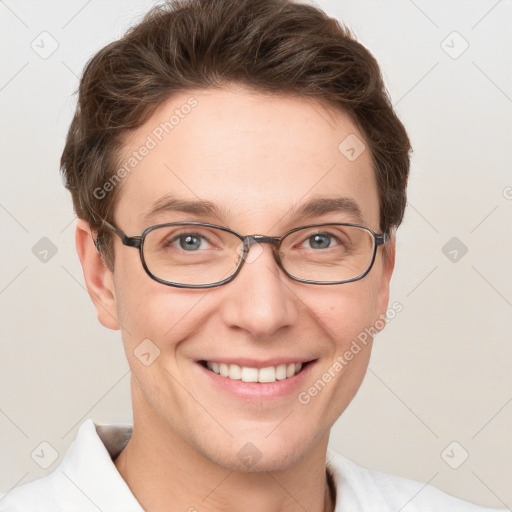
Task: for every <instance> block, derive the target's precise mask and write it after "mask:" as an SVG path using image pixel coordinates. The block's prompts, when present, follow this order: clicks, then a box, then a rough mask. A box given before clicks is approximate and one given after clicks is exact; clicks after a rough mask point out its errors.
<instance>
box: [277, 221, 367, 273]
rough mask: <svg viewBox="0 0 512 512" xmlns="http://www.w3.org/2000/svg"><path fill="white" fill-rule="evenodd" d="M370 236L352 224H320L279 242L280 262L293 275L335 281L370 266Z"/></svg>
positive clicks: (365, 230)
mask: <svg viewBox="0 0 512 512" xmlns="http://www.w3.org/2000/svg"><path fill="white" fill-rule="evenodd" d="M374 244H375V241H374V237H373V235H372V233H371V232H370V231H368V230H367V229H364V228H359V227H355V226H343V225H323V226H315V227H312V228H302V229H300V230H297V231H294V232H293V233H290V234H289V235H288V236H287V237H286V238H285V239H284V240H283V242H282V245H281V251H280V254H281V262H282V264H283V267H284V268H285V269H286V271H287V272H288V273H289V274H291V275H292V276H294V277H297V278H299V279H304V280H307V281H318V282H324V283H327V282H335V281H346V280H351V279H354V278H357V277H359V276H361V275H362V274H364V273H365V272H366V271H367V270H368V268H369V267H370V265H371V262H372V259H373V253H374Z"/></svg>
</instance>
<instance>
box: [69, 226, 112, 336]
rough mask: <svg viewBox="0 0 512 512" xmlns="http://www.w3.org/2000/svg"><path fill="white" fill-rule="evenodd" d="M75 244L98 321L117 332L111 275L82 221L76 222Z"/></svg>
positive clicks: (89, 229) (89, 231)
mask: <svg viewBox="0 0 512 512" xmlns="http://www.w3.org/2000/svg"><path fill="white" fill-rule="evenodd" d="M75 243H76V250H77V253H78V257H79V258H80V263H81V264H82V271H83V274H84V280H85V284H86V286H87V290H88V292H89V295H90V297H91V299H92V301H93V303H94V306H95V308H96V313H97V316H98V320H99V321H100V323H101V324H102V325H104V326H105V327H107V328H109V329H114V330H118V329H119V322H118V320H117V310H116V299H115V289H114V279H113V274H112V272H111V271H110V270H109V269H108V268H107V266H106V265H105V263H104V261H103V259H102V258H101V256H100V254H99V253H98V251H97V249H96V246H95V245H94V240H93V236H92V233H91V227H90V225H89V223H88V222H86V221H85V220H83V219H78V221H77V224H76V230H75Z"/></svg>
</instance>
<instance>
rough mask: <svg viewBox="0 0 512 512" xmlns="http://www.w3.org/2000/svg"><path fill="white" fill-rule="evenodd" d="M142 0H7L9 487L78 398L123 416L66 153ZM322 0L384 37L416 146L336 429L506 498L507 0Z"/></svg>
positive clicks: (356, 452) (442, 479)
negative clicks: (80, 241)
mask: <svg viewBox="0 0 512 512" xmlns="http://www.w3.org/2000/svg"><path fill="white" fill-rule="evenodd" d="M153 3H154V2H152V1H149V0H146V1H143V0H122V1H108V2H107V1H100V0H89V1H86V0H66V1H45V2H41V1H27V0H19V1H14V0H4V1H0V48H1V57H0V62H1V63H2V65H1V68H0V119H1V125H0V130H1V131H0V155H1V160H0V161H1V168H2V187H1V188H0V222H1V237H2V238H1V239H2V241H3V244H2V249H3V250H2V251H1V252H0V258H1V276H0V308H1V329H2V338H1V347H0V434H1V441H0V460H1V461H2V464H1V469H0V472H1V473H0V490H2V491H6V490H9V489H10V488H12V487H13V486H15V485H19V484H22V483H26V482H28V481H31V480H33V479H35V478H39V477H41V476H43V475H45V474H47V473H49V472H50V471H52V470H54V469H55V468H56V466H57V465H58V463H59V462H60V460H61V458H62V456H63V454H64V453H65V451H66V448H67V447H68V446H69V444H70V443H71V441H72V440H73V439H74V437H75V435H76V431H77V428H78V426H79V425H80V424H81V423H82V422H83V421H84V420H85V419H86V418H89V417H90V418H93V419H94V420H95V421H96V422H97V423H131V421H132V417H131V401H130V394H129V368H128V364H127V362H126V360H125V356H124V353H123V350H122V343H121V339H120V335H119V333H118V332H112V331H108V330H106V329H105V328H103V327H102V326H101V325H100V324H99V323H98V322H97V320H96V315H95V311H94V308H93V306H92V303H91V301H90V299H89V296H88V294H87V292H86V290H85V286H84V282H83V277H82V273H81V268H80V265H79V261H78V257H77V256H76V253H75V247H74V220H75V217H74V214H73V210H72V205H71V200H70V197H69V195H68V192H67V191H66V190H65V189H64V187H63V186H62V183H61V179H60V176H59V172H58V169H59V158H60V153H61V151H62V148H63V143H64V137H65V134H66V131H67V127H68V124H69V122H70V119H71V115H72V112H73V109H74V105H75V98H74V96H73V92H74V91H75V90H76V87H77V84H78V76H79V75H80V73H81V70H82V68H83V66H84V64H85V62H86V61H87V59H88V58H90V57H91V56H92V55H93V54H94V53H95V52H96V51H97V50H99V49H100V48H101V47H102V46H104V45H105V44H107V43H108V42H110V41H111V40H113V39H114V38H117V37H119V36H121V35H122V33H123V32H124V30H125V29H126V28H127V27H128V26H129V25H130V24H132V23H133V22H135V21H136V20H137V19H138V17H139V16H140V15H141V14H142V13H144V12H145V11H146V10H147V8H148V7H149V6H151V5H152V4H153ZM317 4H318V5H320V6H321V7H322V8H323V9H324V10H326V11H327V12H328V13H329V14H330V15H332V16H335V17H337V18H338V19H339V20H341V21H343V22H344V23H346V24H347V25H348V26H349V27H350V28H351V29H352V30H353V32H354V33H355V35H356V36H357V38H358V39H359V41H360V42H362V43H363V44H364V45H365V46H367V47H368V48H369V49H370V50H371V51H372V53H373V54H374V55H375V56H376V58H377V60H378V61H379V62H380V64H381V67H382V70H383V74H384V77H385V80H386V83H387V86H388V89H389V91H390V95H391V97H392V100H393V103H394V104H395V106H396V110H397V113H398V114H399V116H400V118H401V119H402V121H403V122H404V124H405V126H406V128H407V130H408V132H409V135H410V137H411V141H412V144H413V148H414V154H413V161H412V169H411V178H410V186H409V204H408V208H407V212H406V218H405V221H404V224H403V225H402V227H401V228H400V229H399V231H398V246H397V248H398V254H397V263H396V270H395V275H394V277H393V279H392V293H391V300H390V304H391V303H393V302H395V301H398V302H400V303H401V304H402V306H403V311H402V312H401V313H399V314H398V315H397V316H396V318H394V319H393V320H392V321H391V322H390V323H389V324H388V326H387V327H386V329H385V331H384V332H383V333H382V334H380V335H379V336H378V337H377V338H376V340H375V345H374V353H373V355H372V360H371V363H370V368H369V371H368V375H367V377H366V380H365V382H364V383H363V386H362V388H361V390H360V392H359V393H358V395H357V397H356V398H355V400H354V401H353V403H352V404H351V405H350V406H349V408H348V410H347V411H346V412H345V414H344V415H343V416H342V418H341V419H340V420H339V421H338V422H337V424H336V425H335V427H334V429H333V432H332V437H331V445H332V447H333V448H334V449H336V450H338V451H339V452H341V453H343V454H344V455H346V456H347V457H349V458H351V459H353V460H354V461H356V462H357V463H359V464H361V465H364V466H367V467H370V468H374V469H378V470H381V471H384V472H388V473H393V474H397V475H401V476H405V477H408V478H412V479H415V480H420V481H423V482H429V483H431V484H432V485H435V486H437V487H440V488H441V489H443V490H445V491H447V492H449V493H451V494H454V495H457V496H460V497H463V498H466V499H468V500H472V501H475V502H478V503H482V504H487V505H493V506H499V507H504V506H506V507H507V508H510V507H511V506H512V487H511V486H510V480H511V476H512V447H511V441H510V433H511V431H512V428H511V427H512V403H511V402H512V372H511V369H512V364H511V361H512V348H511V346H512V344H511V341H512V334H511V329H510V319H511V314H512V269H511V265H510V262H511V261H512V229H511V221H512V172H511V168H510V162H511V161H512V159H511V156H512V155H511V153H512V150H511V146H512V145H511V143H510V134H511V133H512V116H511V113H512V62H511V61H510V58H509V57H510V56H509V53H510V48H511V47H512V30H511V29H512V26H511V25H512V4H511V2H510V0H501V1H495V0H489V1H488V0H481V1H475V0H472V1H468V0H464V1H462V0H460V1H443V2H441V1H430V2H427V1H426V0H415V1H413V0H386V1H370V0H339V1H335V0H319V1H318V2H317ZM42 239H43V240H42ZM44 251H47V252H46V253H45V252H44ZM41 443H48V444H43V445H41ZM36 453H44V454H45V455H44V457H42V458H41V457H39V458H38V457H37V456H36V455H35V454H36ZM41 466H43V467H41Z"/></svg>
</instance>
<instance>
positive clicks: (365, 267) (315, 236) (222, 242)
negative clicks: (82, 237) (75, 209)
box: [102, 220, 389, 288]
mask: <svg viewBox="0 0 512 512" xmlns="http://www.w3.org/2000/svg"><path fill="white" fill-rule="evenodd" d="M102 221H103V225H104V226H105V227H107V228H108V229H109V230H111V231H112V232H114V233H115V234H116V235H117V236H119V238H120V239H121V242H122V243H123V245H126V246H128V247H136V248H138V249H139V254H140V259H141V262H142V266H143V267H144V269H145V271H146V272H147V274H148V275H149V277H151V279H154V280H155V281H158V282H159V283H162V284H165V285H168V286H175V287H178V288H213V287H215V286H221V285H224V284H227V283H229V282H230V281H232V280H233V279H234V278H235V277H236V276H237V275H238V273H239V272H240V270H241V269H242V266H243V264H244V263H245V262H246V261H248V262H249V263H251V258H250V257H249V250H250V249H251V247H252V246H253V245H258V244H271V245H272V246H273V249H274V258H275V261H276V262H277V264H278V266H279V267H280V268H281V269H282V270H283V271H284V272H285V274H286V275H288V276H289V277H290V278H291V279H293V280H295V281H299V282H301V283H310V284H320V285H323V284H342V283H349V282H352V281H357V280H359V279H362V278H363V277H365V276H366V275H367V274H368V272H370V270H371V268H372V266H373V263H374V261H375V255H376V253H377V248H378V247H379V246H380V245H384V244H386V243H388V242H389V235H388V234H387V233H383V234H377V233H375V232H374V231H373V230H371V229H370V228H367V227H364V226H360V225H358V224H346V223H328V224H312V225H309V226H301V227H298V228H295V229H292V230H291V231H288V232H287V233H285V234H284V235H283V236H280V237H272V236H265V235H248V236H243V235H240V234H239V233H237V232H236V231H233V230H231V229H228V228H225V227H223V226H217V225H215V224H208V223H203V222H170V223H168V224H158V225H156V226H151V227H148V228H146V229H145V230H144V231H143V232H142V234H141V235H140V236H127V235H126V234H125V233H123V232H122V231H121V230H120V229H118V228H116V227H115V226H113V225H112V224H110V223H109V222H107V221H105V220H102ZM258 249H259V252H260V253H261V252H262V248H261V247H259V246H258ZM254 251H255V249H253V256H254ZM256 257H257V254H256Z"/></svg>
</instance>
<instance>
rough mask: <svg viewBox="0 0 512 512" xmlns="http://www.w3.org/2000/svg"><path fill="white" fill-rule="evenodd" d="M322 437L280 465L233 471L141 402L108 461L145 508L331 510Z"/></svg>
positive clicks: (159, 511)
mask: <svg viewBox="0 0 512 512" xmlns="http://www.w3.org/2000/svg"><path fill="white" fill-rule="evenodd" d="M327 441H328V437H327V439H322V440H321V441H320V442H319V443H317V445H315V446H314V447H313V449H311V450H309V452H308V453H307V454H306V455H305V456H304V457H303V458H302V459H301V460H300V461H299V462H298V463H296V464H294V465H292V466H291V467H289V468H287V469H285V470H280V471H268V472H253V473H250V472H234V471H230V470H229V469H226V468H224V467H222V466H220V465H218V464H216V463H214V462H213V461H211V460H209V459H208V458H206V457H204V456H203V455H202V454H201V453H198V451H197V450H195V449H194V448H193V447H192V446H191V445H190V444H188V443H187V442H185V441H184V440H183V439H182V438H181V437H180V436H179V435H177V433H176V432H174V431H173V430H172V429H170V428H169V427H168V426H167V425H165V424H164V423H163V422H162V420H161V418H160V417H159V416H158V415H156V414H155V412H154V410H153V409H151V408H150V407H149V406H148V405H147V404H146V407H145V408H144V410H140V409H139V408H137V407H135V404H134V423H133V434H132V437H131V439H130V441H129V442H128V444H127V445H126V447H125V448H124V450H123V451H122V452H121V453H120V455H119V456H118V457H117V458H116V459H115V460H114V464H115V466H116V468H117V470H118V471H119V473H120V474H121V476H122V477H123V479H124V480H125V481H126V483H127V484H128V486H129V487H130V489H131V491H132V493H133V495H134V496H135V498H136V499H137V500H138V501H139V503H140V504H141V506H142V507H143V508H144V510H146V511H147V512H164V511H165V512H169V510H172V511H189V512H198V511H200V512H217V511H219V512H220V511H222V512H235V511H239V510H240V509H241V508H242V509H243V510H244V511H246V512H288V511H292V510H294V511H295V510H298V509H299V510H300V509H303V510H308V511H309V512H326V511H328V512H332V511H333V510H334V489H332V488H331V487H330V485H329V483H330V482H329V481H328V480H329V479H328V478H327V473H326V467H325V460H326V450H327ZM169 504H172V509H170V508H169Z"/></svg>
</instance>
